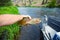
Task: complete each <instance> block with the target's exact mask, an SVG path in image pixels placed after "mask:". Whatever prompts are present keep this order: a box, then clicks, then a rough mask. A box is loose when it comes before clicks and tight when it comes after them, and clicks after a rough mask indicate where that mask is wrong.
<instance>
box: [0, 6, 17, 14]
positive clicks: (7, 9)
mask: <svg viewBox="0 0 60 40" xmlns="http://www.w3.org/2000/svg"><path fill="white" fill-rule="evenodd" d="M0 14H18V9H17V7H15V6H8V7H5V6H4V7H0Z"/></svg>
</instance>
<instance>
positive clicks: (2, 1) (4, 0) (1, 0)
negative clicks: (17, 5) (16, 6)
mask: <svg viewBox="0 0 60 40" xmlns="http://www.w3.org/2000/svg"><path fill="white" fill-rule="evenodd" d="M11 5H12V2H11V0H0V6H11Z"/></svg>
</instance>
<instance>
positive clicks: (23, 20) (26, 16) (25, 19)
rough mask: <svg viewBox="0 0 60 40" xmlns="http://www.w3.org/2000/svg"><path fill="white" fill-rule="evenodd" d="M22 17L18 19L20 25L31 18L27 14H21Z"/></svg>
mask: <svg viewBox="0 0 60 40" xmlns="http://www.w3.org/2000/svg"><path fill="white" fill-rule="evenodd" d="M22 16H23V19H22V20H20V21H19V24H20V25H26V24H28V23H27V22H29V21H30V20H31V17H30V16H29V15H22Z"/></svg>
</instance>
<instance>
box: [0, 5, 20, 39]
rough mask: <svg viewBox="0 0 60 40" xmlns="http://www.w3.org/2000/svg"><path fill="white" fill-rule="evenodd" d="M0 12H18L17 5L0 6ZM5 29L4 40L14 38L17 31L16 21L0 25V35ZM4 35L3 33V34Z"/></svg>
mask: <svg viewBox="0 0 60 40" xmlns="http://www.w3.org/2000/svg"><path fill="white" fill-rule="evenodd" d="M0 14H18V9H17V7H14V6H8V7H0ZM5 30H6V31H7V32H8V33H7V35H6V36H5V38H4V40H14V37H15V36H16V35H17V34H18V33H19V25H18V22H17V23H14V24H12V25H7V26H1V27H0V36H1V34H2V32H3V31H5ZM3 36H4V35H3Z"/></svg>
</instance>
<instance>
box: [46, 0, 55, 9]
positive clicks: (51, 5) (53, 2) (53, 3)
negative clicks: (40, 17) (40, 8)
mask: <svg viewBox="0 0 60 40" xmlns="http://www.w3.org/2000/svg"><path fill="white" fill-rule="evenodd" d="M47 7H49V8H53V7H56V0H51V2H50V3H48V5H47Z"/></svg>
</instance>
